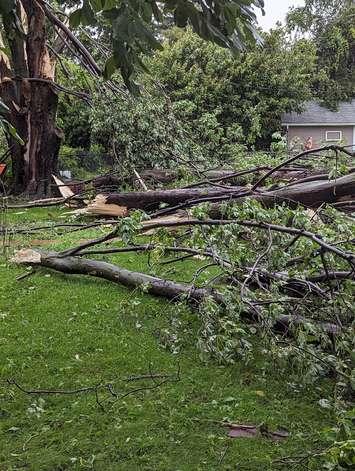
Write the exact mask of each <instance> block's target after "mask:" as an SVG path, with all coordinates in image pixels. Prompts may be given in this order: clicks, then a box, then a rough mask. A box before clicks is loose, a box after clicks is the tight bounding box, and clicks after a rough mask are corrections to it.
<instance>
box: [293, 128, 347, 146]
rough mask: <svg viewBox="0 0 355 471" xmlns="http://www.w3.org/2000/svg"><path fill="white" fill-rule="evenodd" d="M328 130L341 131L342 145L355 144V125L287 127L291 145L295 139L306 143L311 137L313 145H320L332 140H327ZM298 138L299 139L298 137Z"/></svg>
mask: <svg viewBox="0 0 355 471" xmlns="http://www.w3.org/2000/svg"><path fill="white" fill-rule="evenodd" d="M327 131H341V132H342V141H341V144H342V145H355V142H354V132H355V131H354V126H327V125H325V126H292V125H289V126H288V129H287V141H288V145H289V147H290V146H291V145H292V143H293V142H294V141H295V140H300V142H301V143H305V142H306V141H307V139H308V138H309V137H312V139H313V147H319V146H322V145H326V144H331V142H329V141H327V140H326V133H327ZM297 138H298V139H297Z"/></svg>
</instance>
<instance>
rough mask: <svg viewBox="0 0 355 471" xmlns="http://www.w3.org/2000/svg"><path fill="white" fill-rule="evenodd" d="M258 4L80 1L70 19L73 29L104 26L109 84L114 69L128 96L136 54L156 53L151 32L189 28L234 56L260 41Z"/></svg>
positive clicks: (258, 0)
mask: <svg viewBox="0 0 355 471" xmlns="http://www.w3.org/2000/svg"><path fill="white" fill-rule="evenodd" d="M263 6H264V2H263V0H209V1H207V2H204V1H202V0H198V1H193V0H165V1H163V2H156V1H155V0H123V1H120V0H84V2H83V4H82V7H81V8H79V9H77V10H75V11H74V12H73V13H72V14H71V17H70V24H71V26H72V27H77V26H79V25H80V24H82V25H94V24H95V22H96V21H97V19H98V18H102V19H103V21H105V22H107V23H109V25H110V28H111V35H112V45H113V56H112V57H110V59H109V60H108V61H107V63H106V66H105V77H106V78H109V77H110V76H111V75H112V74H113V72H114V70H115V69H116V68H118V69H119V70H120V72H121V74H122V77H123V79H124V81H125V83H126V85H127V86H128V88H129V89H130V90H131V91H137V85H136V84H135V82H134V77H135V75H136V73H137V71H138V70H141V69H142V66H143V64H142V61H141V58H140V55H141V53H149V52H150V51H154V50H156V49H160V48H161V43H160V41H161V36H160V35H159V34H158V33H157V32H156V30H157V28H158V29H159V27H160V25H162V24H163V23H164V21H165V20H167V19H169V18H170V19H171V18H172V19H173V21H174V23H175V24H176V25H177V26H179V27H185V26H187V25H191V26H192V28H193V30H194V31H195V32H196V33H197V34H198V35H199V36H200V37H201V38H203V39H205V40H208V41H211V42H214V43H216V44H218V45H219V46H222V47H225V48H230V49H232V50H234V51H236V50H244V49H245V47H246V46H247V45H248V44H249V43H251V42H254V41H258V40H259V39H260V38H259V36H258V33H257V31H256V27H255V26H256V16H255V11H254V8H261V9H262V8H263Z"/></svg>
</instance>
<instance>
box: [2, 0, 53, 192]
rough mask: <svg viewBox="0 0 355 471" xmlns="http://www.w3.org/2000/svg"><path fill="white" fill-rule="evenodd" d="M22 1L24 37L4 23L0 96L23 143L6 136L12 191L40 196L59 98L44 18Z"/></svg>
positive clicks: (47, 176) (46, 181) (46, 185)
mask: <svg viewBox="0 0 355 471" xmlns="http://www.w3.org/2000/svg"><path fill="white" fill-rule="evenodd" d="M21 4H22V7H23V9H22V8H21V6H19V7H18V16H19V18H22V19H23V27H24V29H25V31H26V37H25V38H23V37H22V36H20V35H19V34H18V32H17V31H15V30H14V28H11V26H10V25H8V26H7V27H5V35H6V38H7V41H8V43H9V46H10V50H11V57H12V61H11V62H12V64H11V65H12V68H10V62H9V61H6V60H5V58H4V57H5V56H4V55H3V56H2V60H1V62H0V87H1V88H0V94H1V97H2V98H3V100H4V102H5V103H6V104H7V106H8V107H9V109H10V113H9V116H8V119H9V121H10V123H11V124H12V125H13V126H14V127H15V128H16V129H17V132H18V134H19V135H20V137H21V138H22V139H23V141H24V142H25V144H24V145H21V144H19V143H18V142H16V141H15V140H14V139H13V138H10V139H9V144H10V146H11V154H12V170H13V192H14V193H17V194H19V193H25V194H27V195H30V196H36V197H38V198H40V197H43V196H49V195H50V192H51V191H50V188H51V186H50V183H51V174H52V173H55V172H56V169H57V161H58V153H59V147H60V142H61V137H62V133H61V131H60V130H59V129H58V128H57V127H56V125H55V121H56V113H57V106H58V96H57V93H56V92H55V91H54V89H53V87H52V82H53V80H54V69H55V64H54V62H53V61H52V60H51V58H50V56H49V53H48V50H47V47H46V40H47V32H46V17H45V14H44V12H43V9H42V8H41V6H40V5H39V4H37V2H33V1H32V0H21Z"/></svg>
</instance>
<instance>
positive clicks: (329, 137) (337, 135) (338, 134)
mask: <svg viewBox="0 0 355 471" xmlns="http://www.w3.org/2000/svg"><path fill="white" fill-rule="evenodd" d="M342 139H343V133H342V131H326V133H325V140H326V141H341V140H342Z"/></svg>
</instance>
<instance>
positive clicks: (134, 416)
mask: <svg viewBox="0 0 355 471" xmlns="http://www.w3.org/2000/svg"><path fill="white" fill-rule="evenodd" d="M63 212H64V210H60V209H41V210H19V211H16V212H14V211H13V212H12V213H9V212H8V213H7V214H6V220H7V223H8V224H9V225H12V224H17V225H25V224H30V223H31V222H37V223H41V224H42V222H44V223H46V222H51V221H53V220H58V221H60V220H62V221H64V219H61V216H62V215H63ZM99 233H100V230H87V231H85V232H83V231H78V232H72V233H71V234H62V235H60V234H59V233H58V231H56V232H55V231H53V230H47V231H46V232H42V233H41V234H40V235H38V234H32V235H31V234H29V235H23V236H22V235H21V236H19V235H14V236H13V237H7V238H6V244H7V245H8V248H7V251H6V256H5V255H2V256H1V258H0V280H1V281H0V329H1V334H0V362H1V383H0V401H1V402H0V427H1V428H0V430H1V435H0V440H1V442H0V470H1V471H5V470H6V471H10V470H32V471H56V470H58V471H59V470H85V469H93V470H97V471H99V470H105V471H109V470H112V471H114V470H122V471H126V470H154V471H155V470H157V471H163V470H164V471H168V470H169V471H190V470H191V471H192V470H193V471H194V470H204V471H205V470H206V471H207V470H250V471H251V470H255V471H263V470H278V469H285V470H286V469H287V470H288V469H290V467H289V465H286V464H285V465H282V463H280V462H277V460H279V459H280V458H282V457H285V456H289V455H297V454H300V453H304V452H306V451H311V450H313V449H317V448H319V447H320V446H321V445H322V443H321V440H322V438H321V433H320V432H321V431H322V430H323V429H324V428H326V427H328V426H329V425H330V424H331V423H332V419H333V417H332V416H331V412H329V411H328V410H327V409H324V408H321V407H320V406H319V404H318V401H319V399H320V398H322V397H324V396H323V392H324V394H327V392H326V391H327V390H328V389H329V386H330V384H328V383H327V382H326V381H324V382H323V383H319V384H318V385H317V387H314V386H312V387H310V388H308V389H306V388H304V387H303V388H302V387H299V388H297V387H294V385H293V384H291V383H292V381H293V379H292V378H291V377H290V376H289V375H288V374H286V375H284V376H283V375H280V374H279V373H278V372H277V371H275V368H273V365H269V364H268V363H267V362H266V361H265V360H264V359H263V358H260V359H259V360H258V361H254V362H253V363H250V364H243V363H242V362H241V363H240V364H237V365H234V366H220V365H218V364H216V363H215V362H214V361H212V360H206V359H205V358H202V357H201V355H200V352H199V350H198V348H197V347H196V340H197V332H198V329H199V322H198V319H197V316H196V313H194V312H190V311H188V310H183V311H181V309H179V310H178V309H177V308H176V306H174V305H173V304H171V303H168V302H166V301H164V300H159V299H156V298H153V297H151V296H148V295H144V294H142V293H141V292H139V291H136V292H131V291H129V290H127V289H125V288H120V287H117V286H115V285H112V284H110V283H108V282H105V281H101V280H97V279H93V278H90V279H89V278H85V277H83V276H64V275H62V274H58V273H53V272H51V273H49V272H48V271H38V272H37V273H36V274H34V275H33V276H30V277H27V278H24V279H22V280H20V281H17V280H16V277H17V276H19V275H21V274H23V273H24V269H23V268H19V267H16V266H14V265H13V264H11V262H9V257H10V256H11V253H12V252H13V250H14V249H16V248H19V247H25V246H26V247H27V246H30V245H32V246H35V245H38V246H42V247H45V248H47V247H48V248H64V247H69V246H72V245H75V244H76V243H78V241H79V240H82V239H88V238H91V237H93V236H97V235H98V234H99ZM110 259H111V260H113V261H115V262H117V263H118V264H120V265H122V266H125V267H128V268H133V269H136V270H142V271H146V272H149V266H148V265H147V257H146V256H145V255H135V254H121V255H115V256H112V257H110ZM196 263H198V262H197V261H192V262H185V261H184V262H180V263H177V264H174V265H173V266H172V265H167V268H166V273H167V274H168V275H169V276H171V277H173V278H174V279H176V280H182V279H185V280H188V279H189V278H191V276H192V274H193V272H194V268H196ZM169 271H170V272H169ZM168 272H169V273H168ZM256 341H257V339H256ZM178 365H179V368H180V380H179V381H174V380H173V378H172V380H169V381H167V382H165V383H164V384H162V385H161V386H157V387H156V388H155V389H143V390H141V391H138V392H136V393H131V394H128V395H126V396H125V397H122V396H123V395H125V394H126V393H129V392H130V391H132V390H135V389H140V388H144V387H146V386H154V383H153V382H152V380H151V379H145V380H139V381H131V382H127V381H124V379H125V378H127V377H129V376H132V375H143V374H150V371H152V372H154V373H164V374H171V375H173V377H175V375H176V373H177V369H178ZM7 379H13V380H15V381H16V382H17V383H18V384H19V385H21V386H22V387H23V388H25V389H60V390H73V389H79V388H84V387H89V386H95V385H97V384H99V383H101V382H102V383H112V384H113V387H114V389H115V391H116V393H117V394H118V398H117V400H115V401H113V400H112V399H113V397H112V395H111V394H110V393H109V392H108V391H104V390H100V391H99V397H98V398H96V397H95V394H94V393H93V392H88V393H86V394H85V393H82V394H76V395H69V394H68V395H64V394H60V395H59V394H58V395H29V394H26V393H24V392H21V391H20V390H19V389H18V388H17V387H16V386H15V385H9V384H8V383H7ZM156 381H160V380H159V379H157V380H156ZM329 382H330V380H329ZM98 402H99V403H100V404H101V405H102V406H103V408H102V407H101V406H100V404H98ZM224 420H229V421H232V422H235V423H244V424H261V423H266V424H268V425H269V426H270V428H277V427H285V428H287V429H288V430H289V432H290V436H289V438H288V439H287V440H285V441H282V442H277V443H276V442H272V441H270V440H268V439H264V438H257V439H246V438H244V439H234V440H233V439H230V438H228V436H227V431H226V429H225V428H224V427H223V426H222V425H221V422H222V421H224Z"/></svg>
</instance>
